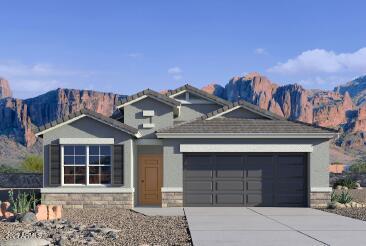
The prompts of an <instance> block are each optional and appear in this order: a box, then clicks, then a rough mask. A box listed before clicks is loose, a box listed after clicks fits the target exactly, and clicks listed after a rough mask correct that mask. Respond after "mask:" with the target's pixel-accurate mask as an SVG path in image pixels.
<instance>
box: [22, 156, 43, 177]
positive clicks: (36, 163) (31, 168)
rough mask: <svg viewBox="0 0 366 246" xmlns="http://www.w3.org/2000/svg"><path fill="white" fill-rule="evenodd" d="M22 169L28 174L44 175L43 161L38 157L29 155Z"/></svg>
mask: <svg viewBox="0 0 366 246" xmlns="http://www.w3.org/2000/svg"><path fill="white" fill-rule="evenodd" d="M21 168H22V169H23V170H24V171H27V172H32V173H42V172H43V159H42V157H41V156H38V155H29V156H27V157H26V158H25V160H24V161H23V163H22V166H21Z"/></svg>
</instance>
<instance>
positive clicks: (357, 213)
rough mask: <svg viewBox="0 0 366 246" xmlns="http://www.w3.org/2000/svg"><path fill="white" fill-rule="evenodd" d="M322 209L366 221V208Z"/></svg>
mask: <svg viewBox="0 0 366 246" xmlns="http://www.w3.org/2000/svg"><path fill="white" fill-rule="evenodd" d="M321 210H322V211H325V212H329V213H334V214H339V215H342V216H346V217H350V218H354V219H358V220H364V221H366V208H340V209H321Z"/></svg>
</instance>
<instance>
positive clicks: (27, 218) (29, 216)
mask: <svg viewBox="0 0 366 246" xmlns="http://www.w3.org/2000/svg"><path fill="white" fill-rule="evenodd" d="M17 220H18V221H19V222H21V223H33V222H36V221H37V217H36V215H35V214H34V213H32V212H28V213H25V214H23V215H22V216H21V217H20V218H19V219H17Z"/></svg>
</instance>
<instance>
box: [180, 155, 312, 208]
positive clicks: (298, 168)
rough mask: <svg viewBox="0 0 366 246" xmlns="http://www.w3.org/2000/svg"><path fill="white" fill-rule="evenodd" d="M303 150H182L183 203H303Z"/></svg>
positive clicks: (288, 204) (271, 204) (209, 204)
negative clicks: (272, 152)
mask: <svg viewBox="0 0 366 246" xmlns="http://www.w3.org/2000/svg"><path fill="white" fill-rule="evenodd" d="M306 163H307V160H306V154H302V153H299V154H292V153H291V154H278V155H274V154H256V153H255V154H249V153H248V154H238V153H234V154H211V153H208V154H206V153H200V154H184V172H183V183H184V184H183V192H184V205H185V206H279V207H299V206H307V165H306Z"/></svg>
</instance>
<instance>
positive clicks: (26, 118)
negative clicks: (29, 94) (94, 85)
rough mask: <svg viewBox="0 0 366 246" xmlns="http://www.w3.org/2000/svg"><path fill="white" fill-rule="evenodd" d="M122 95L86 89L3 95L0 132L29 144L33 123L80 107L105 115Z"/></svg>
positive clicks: (0, 102)
mask: <svg viewBox="0 0 366 246" xmlns="http://www.w3.org/2000/svg"><path fill="white" fill-rule="evenodd" d="M122 97H124V96H121V95H117V94H113V93H103V92H96V91H89V90H73V89H57V90H53V91H50V92H47V93H45V94H43V95H40V96H38V97H35V98H31V99H26V100H20V99H14V98H5V99H2V100H0V119H1V121H0V135H5V136H7V137H10V138H12V139H15V140H16V141H17V142H19V143H21V144H23V145H25V146H27V147H30V146H32V145H33V144H34V143H35V142H36V137H35V136H34V133H33V132H32V130H31V129H32V125H33V124H34V125H37V126H40V125H43V124H46V123H48V122H50V121H53V120H56V119H58V118H60V117H63V116H65V115H68V114H70V113H73V112H75V111H78V110H80V109H82V108H86V109H90V110H93V111H96V112H98V113H101V114H104V115H107V116H109V115H111V114H112V113H113V109H114V106H115V105H116V103H117V102H118V100H120V99H121V98H122Z"/></svg>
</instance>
